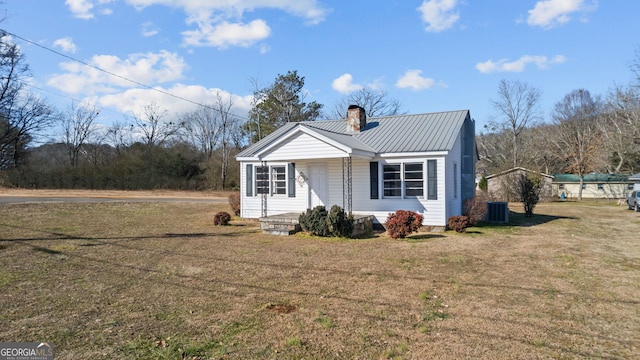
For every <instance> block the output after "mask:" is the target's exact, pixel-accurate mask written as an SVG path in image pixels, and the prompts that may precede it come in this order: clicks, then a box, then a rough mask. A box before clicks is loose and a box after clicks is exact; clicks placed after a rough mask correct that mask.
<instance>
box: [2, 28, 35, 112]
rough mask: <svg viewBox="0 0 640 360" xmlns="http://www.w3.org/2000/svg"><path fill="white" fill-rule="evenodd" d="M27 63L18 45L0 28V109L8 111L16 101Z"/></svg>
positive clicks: (24, 76) (26, 70)
mask: <svg viewBox="0 0 640 360" xmlns="http://www.w3.org/2000/svg"><path fill="white" fill-rule="evenodd" d="M28 75H29V65H28V64H27V63H26V61H25V58H24V55H23V54H22V52H21V51H20V48H19V47H18V45H16V44H14V43H13V41H12V40H11V37H10V36H9V35H7V34H6V33H5V32H4V31H1V30H0V111H2V112H3V113H5V114H6V113H8V112H10V111H11V109H12V108H13V106H14V105H15V104H16V103H17V100H18V98H19V95H20V92H21V91H22V88H23V79H24V78H26V77H27V76H28Z"/></svg>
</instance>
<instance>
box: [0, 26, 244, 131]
mask: <svg viewBox="0 0 640 360" xmlns="http://www.w3.org/2000/svg"><path fill="white" fill-rule="evenodd" d="M5 35H11V36H13V37H15V38H18V39H20V40H22V41H24V42H27V43H29V44H32V45H35V46H37V47H39V48H41V49H44V50H47V51H50V52H52V53H54V54H56V55H59V56H62V57H64V58H67V59H69V60H71V61H75V62H77V63H80V64H82V65H84V66H88V67H90V68H92V69H96V70H98V71H102V72H103V73H105V74H109V75H111V76H113V77H117V78H118V79H122V80H125V81H128V82H130V83H133V84H136V85H138V86H142V87H144V88H146V89H149V90H152V91H157V92H159V93H162V94H164V95H167V96H171V97H173V98H176V99H179V100H182V101H186V102H188V103H191V104H194V105H197V106H202V107H204V108H207V109H210V110H214V111H219V110H218V109H216V108H214V107H211V106H209V105H206V104H202V103H199V102H197V101H193V100H190V99H187V98H185V97H182V96H179V95H175V94H172V93H170V92H168V91H164V90H161V89H158V88H155V87H152V86H150V85H147V84H143V83H141V82H139V81H136V80H132V79H129V78H127V77H125V76H122V75H118V74H116V73H114V72H111V71H109V70H105V69H103V68H101V67H98V66H95V65H92V64H89V63H87V62H85V61H82V60H79V59H76V58H74V57H72V56H69V55H67V54H63V53H61V52H59V51H57V50H54V49H51V48H49V47H46V46H44V45H40V44H38V43H36V42H34V41H31V40H29V39H25V38H23V37H22V36H20V35H16V34H14V33H11V32H9V31H7V30H4V29H0V36H5ZM229 114H230V115H233V116H236V117H238V118H241V119H245V120H249V119H248V118H247V117H245V116H241V115H237V114H233V113H229Z"/></svg>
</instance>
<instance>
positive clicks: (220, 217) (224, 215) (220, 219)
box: [213, 211, 231, 226]
mask: <svg viewBox="0 0 640 360" xmlns="http://www.w3.org/2000/svg"><path fill="white" fill-rule="evenodd" d="M230 220H231V215H229V213H228V212H226V211H221V212H219V213H217V214H215V215H214V216H213V225H216V226H219V225H229V221H230Z"/></svg>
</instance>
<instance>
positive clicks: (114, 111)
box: [20, 81, 136, 119]
mask: <svg viewBox="0 0 640 360" xmlns="http://www.w3.org/2000/svg"><path fill="white" fill-rule="evenodd" d="M20 83H21V84H22V85H25V86H28V87H30V88H33V89H36V90H40V91H44V92H46V93H49V94H52V95H55V96H59V97H62V98H65V99H69V100H72V101H76V102H78V103H79V104H85V105H88V106H92V107H94V108H97V109H100V111H108V112H112V113H115V114H120V115H122V116H124V117H125V118H133V119H135V118H136V116H135V115H133V116H132V115H129V114H125V113H123V112H120V111H116V110H112V109H105V108H103V107H100V106H96V105H94V104H92V103H89V102H87V101H85V100H80V99H76V98H73V97H70V96H67V95H62V94H60V93H57V92H55V91H51V90H47V89H43V88H41V87H38V86H35V85H32V84H29V83H27V82H24V81H20Z"/></svg>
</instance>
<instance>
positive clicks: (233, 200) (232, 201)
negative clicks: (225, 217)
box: [229, 192, 240, 216]
mask: <svg viewBox="0 0 640 360" xmlns="http://www.w3.org/2000/svg"><path fill="white" fill-rule="evenodd" d="M229 206H231V210H233V213H234V214H235V215H236V216H240V193H239V192H234V193H232V194H231V195H229Z"/></svg>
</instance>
